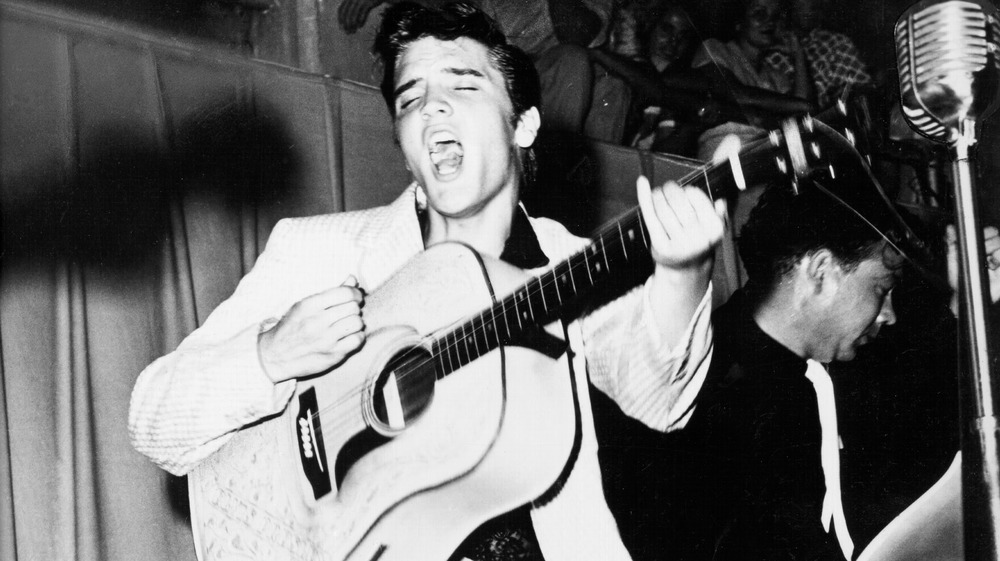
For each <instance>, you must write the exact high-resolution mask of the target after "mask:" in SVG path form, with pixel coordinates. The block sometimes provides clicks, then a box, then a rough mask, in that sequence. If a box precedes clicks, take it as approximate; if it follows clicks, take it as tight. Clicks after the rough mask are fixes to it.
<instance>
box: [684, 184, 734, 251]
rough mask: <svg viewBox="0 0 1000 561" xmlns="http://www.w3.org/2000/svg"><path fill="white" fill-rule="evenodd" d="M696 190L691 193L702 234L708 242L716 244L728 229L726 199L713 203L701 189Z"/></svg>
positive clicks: (692, 205) (692, 203) (692, 204)
mask: <svg viewBox="0 0 1000 561" xmlns="http://www.w3.org/2000/svg"><path fill="white" fill-rule="evenodd" d="M694 191H696V192H691V193H689V195H690V197H691V207H692V208H693V209H694V212H695V216H696V220H697V225H698V228H700V230H701V232H702V235H703V236H704V237H705V238H706V239H707V240H708V242H709V243H710V244H711V245H715V244H716V243H717V242H718V241H719V240H721V239H722V234H723V233H724V232H725V230H726V219H725V218H724V216H726V215H725V213H726V203H725V201H715V202H714V203H713V202H712V200H711V199H709V198H708V196H707V195H705V194H704V193H702V192H701V190H699V189H694ZM720 211H721V213H722V214H721V215H720Z"/></svg>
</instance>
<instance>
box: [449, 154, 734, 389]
mask: <svg viewBox="0 0 1000 561" xmlns="http://www.w3.org/2000/svg"><path fill="white" fill-rule="evenodd" d="M682 183H683V184H684V185H687V186H695V187H699V188H701V189H703V190H704V191H706V192H707V193H708V194H709V195H710V197H712V198H713V199H715V198H717V197H719V196H720V194H725V193H728V192H729V191H731V190H732V189H734V188H735V185H736V184H737V182H736V181H734V177H733V173H732V171H731V168H730V166H729V165H728V164H726V165H718V166H712V167H708V168H705V169H701V170H698V171H697V172H696V173H693V174H691V175H690V176H689V177H687V178H684V179H683V180H682ZM651 271H652V264H651V259H650V254H649V235H648V232H647V231H646V226H645V224H644V222H643V217H642V211H641V210H640V209H639V207H635V208H633V209H631V210H629V211H628V212H626V213H624V214H623V215H621V216H619V217H618V218H617V219H615V220H612V221H611V222H610V223H608V224H607V225H605V226H604V227H603V228H601V229H600V230H599V231H598V232H597V234H596V235H595V236H594V237H593V238H592V239H591V242H590V243H589V244H588V245H587V246H586V247H584V248H583V250H581V251H579V252H577V253H575V254H573V255H572V256H570V257H569V258H567V259H566V260H564V261H562V262H560V263H558V264H557V265H556V266H555V267H553V268H552V269H549V270H548V271H546V272H544V273H542V274H540V275H538V276H537V277H534V278H532V279H531V280H529V281H528V282H527V283H525V284H523V285H522V286H520V287H519V288H518V289H517V290H515V291H514V292H513V293H512V294H511V295H509V296H507V297H506V298H504V299H502V300H500V301H498V302H497V303H496V304H494V305H493V306H492V307H491V308H489V309H487V310H484V311H483V312H481V313H479V314H478V315H476V316H474V317H473V318H471V319H470V320H468V321H466V322H464V323H462V324H461V325H459V326H458V327H456V328H454V329H452V330H451V331H449V332H447V333H445V334H443V335H441V336H439V337H438V339H437V340H436V341H435V343H434V345H433V346H432V352H433V354H434V356H435V358H436V360H437V363H438V375H439V376H440V377H443V376H446V375H448V374H450V373H451V372H454V371H455V370H458V369H459V368H461V367H462V366H464V365H466V364H468V363H469V362H471V361H473V360H475V359H477V358H479V357H480V356H482V355H484V354H486V353H488V352H490V351H492V350H494V349H496V348H498V347H499V346H502V345H511V344H515V343H517V342H518V341H521V340H523V339H522V338H523V337H525V336H526V335H528V334H530V333H532V332H533V331H535V330H537V329H538V328H539V326H542V325H545V324H547V323H550V322H552V321H554V320H555V319H557V318H559V317H564V316H565V315H567V314H568V312H569V311H572V310H574V309H575V308H576V306H577V305H578V304H579V303H580V302H581V300H582V299H584V298H585V297H587V296H590V295H592V294H593V293H594V291H595V289H598V288H600V287H604V286H607V285H611V284H613V283H616V282H626V283H629V284H630V285H634V284H636V283H638V282H641V281H642V280H643V279H644V278H645V277H646V276H648V275H649V273H650V272H651Z"/></svg>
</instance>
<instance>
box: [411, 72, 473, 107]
mask: <svg viewBox="0 0 1000 561" xmlns="http://www.w3.org/2000/svg"><path fill="white" fill-rule="evenodd" d="M443 72H444V73H446V74H452V75H454V76H473V77H476V78H485V77H486V75H485V74H483V73H482V72H480V71H478V70H476V69H475V68H458V67H448V68H445V69H444V70H443ZM417 82H419V80H418V79H416V78H414V79H412V80H407V81H406V82H403V83H402V84H400V85H399V86H397V87H396V89H394V90H392V99H393V101H395V100H396V98H397V97H399V95H400V94H402V93H403V92H405V91H406V90H408V89H410V88H412V87H413V86H415V85H417Z"/></svg>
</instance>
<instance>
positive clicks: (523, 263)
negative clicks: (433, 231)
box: [416, 187, 549, 270]
mask: <svg viewBox="0 0 1000 561" xmlns="http://www.w3.org/2000/svg"><path fill="white" fill-rule="evenodd" d="M416 209H417V215H418V217H419V219H420V223H421V229H423V226H425V225H426V216H427V195H426V194H425V193H424V190H423V189H421V188H419V187H417V189H416ZM500 260H501V261H505V262H507V263H510V264H511V265H514V266H515V267H517V268H519V269H525V270H528V269H537V268H539V267H544V266H545V265H548V264H549V258H548V256H546V255H545V252H544V251H542V246H541V245H540V244H539V243H538V236H537V235H535V229H534V228H532V227H531V221H530V220H529V219H528V212H527V211H526V210H525V209H524V206H523V205H521V204H518V205H517V208H516V209H514V216H513V218H512V220H511V224H510V235H509V236H507V241H506V242H504V245H503V251H502V252H501V253H500Z"/></svg>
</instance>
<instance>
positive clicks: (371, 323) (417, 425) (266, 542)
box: [189, 244, 579, 561]
mask: <svg viewBox="0 0 1000 561" xmlns="http://www.w3.org/2000/svg"><path fill="white" fill-rule="evenodd" d="M526 278H527V276H526V275H525V273H524V272H523V271H521V270H519V269H516V268H514V267H512V266H510V265H507V264H505V263H502V262H499V261H492V260H488V259H485V258H483V262H480V260H479V259H478V258H477V255H476V254H474V253H473V252H472V250H471V249H469V248H467V247H465V246H462V245H458V244H442V245H439V246H435V247H433V248H430V249H429V250H428V251H425V252H424V253H422V254H420V255H418V256H417V257H416V258H415V259H414V260H413V261H411V262H410V263H409V264H407V265H406V266H405V267H404V268H403V269H401V270H400V271H399V272H398V273H397V274H395V275H394V276H393V277H392V278H391V279H389V280H388V281H387V282H386V283H385V284H383V285H382V286H381V287H379V288H378V290H376V291H375V292H374V293H372V294H370V295H368V297H366V300H365V307H364V311H363V315H364V319H365V323H366V329H367V331H368V338H367V340H366V342H365V345H364V346H363V348H362V349H361V350H360V351H359V352H358V353H356V354H355V355H353V356H352V357H351V358H350V359H349V360H347V361H346V362H345V363H344V364H342V365H340V366H339V367H338V368H337V369H335V370H334V371H332V372H330V373H328V374H325V375H323V376H319V377H317V378H314V379H311V380H308V381H300V382H299V384H298V387H297V389H296V394H295V396H293V397H292V400H291V403H290V404H289V407H288V408H287V409H286V410H285V412H284V413H282V414H281V415H280V416H277V417H274V418H270V419H266V420H264V421H262V422H259V423H257V424H254V425H251V426H248V427H245V428H244V429H243V430H241V431H240V432H238V433H237V434H235V435H234V436H233V438H232V440H231V441H230V442H228V443H227V444H226V445H225V446H224V447H223V448H222V449H221V450H220V451H219V452H217V453H216V454H214V455H213V456H212V457H211V458H209V459H208V460H206V461H205V462H203V463H202V464H201V465H200V466H199V467H198V468H197V469H196V470H195V471H194V472H193V473H192V475H191V477H190V483H189V485H190V494H191V501H192V518H193V520H192V526H194V527H195V528H196V531H195V539H196V544H197V547H198V550H199V552H200V555H201V558H202V560H203V561H204V560H207V559H268V560H282V559H298V560H310V561H312V560H323V561H327V560H351V561H355V560H365V561H368V560H374V559H379V560H382V561H388V560H393V559H399V560H419V559H429V560H430V559H442V560H443V559H447V558H448V557H449V556H450V555H451V554H452V553H453V552H454V551H455V549H456V548H457V547H458V545H460V544H461V542H462V541H463V540H464V539H465V538H466V537H467V536H468V535H469V534H470V533H472V531H474V530H475V529H476V528H477V527H478V526H479V525H481V524H482V523H483V522H485V521H488V520H490V519H491V518H494V517H495V516H497V515H500V514H502V513H504V512H507V511H510V510H512V509H514V508H517V507H519V506H521V505H524V504H526V503H529V502H531V501H534V500H536V499H538V498H539V497H541V496H542V495H544V494H545V492H546V491H548V490H549V489H551V488H552V487H553V485H555V484H556V483H557V482H558V481H559V479H560V476H561V475H562V474H563V471H564V469H565V468H566V466H567V462H568V461H570V458H571V455H572V450H573V446H574V442H575V439H576V438H577V431H578V430H579V427H578V417H579V414H578V411H577V403H576V395H575V392H576V391H577V389H576V388H575V384H574V379H573V376H572V373H571V371H570V368H569V363H568V361H569V356H568V355H569V354H570V353H562V354H561V355H560V356H558V357H557V358H552V357H551V356H547V355H546V354H543V353H540V352H536V351H534V350H531V349H528V348H523V347H511V346H508V347H503V348H502V349H497V350H492V351H489V352H486V353H483V354H482V356H479V358H476V359H474V360H472V361H471V362H469V363H468V364H466V365H465V366H463V367H462V368H460V369H458V370H456V371H454V372H452V373H451V374H450V375H447V376H443V377H439V378H437V379H435V376H433V375H432V376H431V377H430V378H429V379H428V378H427V377H426V376H424V379H423V382H421V383H420V384H417V387H419V388H427V387H429V388H430V390H431V391H432V395H430V396H426V395H424V396H423V397H422V399H423V402H421V403H420V404H417V405H416V406H411V403H409V402H410V401H413V399H412V396H411V395H410V394H409V393H408V392H407V391H405V387H404V386H406V384H407V383H409V381H410V380H413V378H407V376H415V375H416V376H420V375H422V374H420V372H413V373H410V374H402V375H398V376H397V378H398V381H399V386H400V388H403V389H401V390H399V391H396V383H395V382H393V383H390V384H388V385H386V386H385V387H383V386H382V385H380V383H379V382H378V381H379V379H380V374H382V373H383V372H385V371H386V370H387V367H386V365H387V364H389V363H390V362H391V361H392V360H393V359H394V357H398V356H399V355H400V353H403V352H404V351H407V350H409V349H413V348H416V349H418V350H419V349H421V345H425V344H426V341H427V340H428V339H427V338H426V337H425V336H427V335H431V334H434V333H435V332H436V331H439V330H442V329H444V328H447V327H449V326H452V325H454V324H455V323H456V321H458V320H460V319H463V318H465V317H466V316H468V315H470V314H471V313H473V312H475V311H477V310H481V309H483V308H488V307H489V306H491V305H492V303H493V298H492V297H491V295H490V289H489V285H490V284H492V287H493V290H494V291H495V293H496V295H497V296H498V297H499V296H502V295H504V294H506V293H507V292H509V291H510V290H511V289H512V288H513V287H515V286H517V285H518V284H520V283H523V282H524V280H525V279H526ZM487 279H488V280H487ZM546 329H547V330H548V331H549V332H550V333H551V334H552V335H556V336H558V337H560V338H563V336H564V335H563V332H562V329H561V328H559V329H556V325H550V326H548V327H547V328H546ZM473 343H474V342H473ZM462 344H470V342H469V341H468V340H467V341H464V342H462ZM550 354H551V353H550ZM418 362H422V359H421V360H419V361H418ZM390 370H391V369H390ZM425 370H426V369H425ZM431 372H432V373H433V370H432V371H431ZM425 374H426V372H424V375H425ZM386 388H389V389H386ZM379 394H385V395H390V398H389V399H386V400H385V401H386V403H388V405H387V406H385V407H384V409H387V410H388V411H389V412H388V413H385V412H384V411H383V412H381V413H380V412H379V408H378V407H375V406H374V405H373V404H374V403H375V402H377V401H379V399H380V397H379ZM306 397H308V398H309V399H306ZM427 399H429V401H427ZM311 400H314V401H315V404H312V403H313V402H312V401H311ZM314 408H315V410H313V409H314ZM414 411H416V413H414ZM404 418H405V419H404ZM304 434H308V437H303V435H304ZM359 435H360V436H359ZM359 443H360V444H359ZM346 450H351V451H352V452H351V453H350V454H348V453H346V452H345V451H346ZM304 464H312V466H313V468H314V469H313V471H314V474H313V475H309V476H307V475H306V474H305V473H304V468H303V465H304ZM338 470H339V473H338ZM306 471H307V472H308V469H307V470H306ZM317 474H318V475H317ZM338 475H339V476H340V477H338ZM317 480H320V485H319V486H320V487H322V484H323V481H325V482H326V484H328V485H329V486H330V490H329V491H327V492H323V491H322V490H320V491H317V483H316V481H317Z"/></svg>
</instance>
